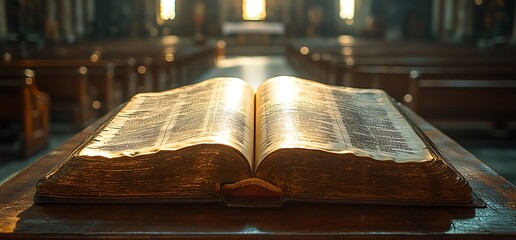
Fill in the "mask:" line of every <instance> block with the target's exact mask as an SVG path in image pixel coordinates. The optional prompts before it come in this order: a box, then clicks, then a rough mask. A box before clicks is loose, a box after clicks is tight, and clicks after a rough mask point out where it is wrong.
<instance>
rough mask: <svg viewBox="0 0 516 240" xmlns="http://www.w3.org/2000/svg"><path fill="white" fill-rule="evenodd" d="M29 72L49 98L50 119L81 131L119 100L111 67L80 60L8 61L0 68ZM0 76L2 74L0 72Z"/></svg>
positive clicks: (102, 63) (118, 92) (105, 64)
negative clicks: (32, 71)
mask: <svg viewBox="0 0 516 240" xmlns="http://www.w3.org/2000/svg"><path fill="white" fill-rule="evenodd" d="M29 66H30V67H32V69H33V70H34V71H35V72H36V74H37V75H38V88H39V89H41V90H43V91H45V92H47V93H48V94H49V95H50V96H51V101H52V105H51V112H52V114H51V119H52V120H53V121H57V122H64V123H71V124H72V126H73V127H74V128H82V127H84V126H86V125H87V124H88V123H90V122H91V121H93V120H94V119H96V118H97V117H98V116H100V115H101V114H103V113H106V112H108V111H110V110H112V109H113V108H114V107H115V106H116V105H118V104H119V103H120V102H119V101H120V100H118V99H117V97H116V96H120V95H121V93H120V90H118V89H116V84H115V83H114V79H113V77H114V76H115V74H114V73H113V71H114V70H113V69H114V68H115V67H113V66H112V65H108V64H107V63H104V62H97V63H92V62H90V61H81V60H59V59H48V60H43V59H38V60H12V61H10V62H8V63H3V64H1V65H0V69H2V70H5V69H24V68H26V67H29ZM0 75H2V74H1V73H0ZM118 98H119V97H118Z"/></svg>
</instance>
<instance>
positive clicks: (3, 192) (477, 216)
mask: <svg viewBox="0 0 516 240" xmlns="http://www.w3.org/2000/svg"><path fill="white" fill-rule="evenodd" d="M405 110H406V111H407V113H408V115H409V117H411V118H413V119H414V120H415V122H416V123H417V124H418V125H419V126H420V127H421V128H422V129H423V131H424V132H425V133H426V134H427V135H428V136H429V137H430V139H431V140H432V141H434V142H435V144H436V145H437V147H438V148H439V149H440V150H441V151H442V152H443V154H444V156H445V157H447V158H448V159H449V161H450V162H451V163H452V164H453V165H454V166H455V167H456V168H457V169H458V170H459V171H460V172H461V173H462V174H463V175H464V176H465V177H466V178H467V180H468V181H469V183H470V185H471V187H472V188H473V190H474V191H475V193H476V195H477V196H478V197H480V198H481V199H482V200H484V201H485V203H486V205H487V207H485V208H468V207H417V206H382V205H361V204H315V203H299V202H288V203H286V204H285V205H284V206H283V207H280V208H229V207H226V206H225V205H223V204H222V203H192V204H147V205H142V204H140V205H130V204H125V205H124V204H119V205H93V204H91V205H87V204H34V201H33V197H34V193H35V190H36V189H35V185H36V182H37V181H38V179H40V178H41V177H42V176H44V175H45V174H46V173H47V172H48V171H50V169H52V168H53V167H54V166H55V165H56V164H57V163H58V162H60V161H61V159H62V158H63V157H64V156H65V155H66V154H67V153H68V152H70V151H71V150H72V149H73V148H75V147H76V146H77V145H78V144H80V143H81V142H82V141H83V140H84V139H85V138H86V137H87V136H88V135H89V134H91V133H92V131H93V130H94V129H95V128H96V126H98V125H99V123H100V121H101V120H99V121H98V122H96V123H94V124H93V125H91V126H89V127H88V128H86V129H84V130H83V131H82V132H80V133H79V134H77V135H76V136H74V137H73V138H71V139H70V140H69V141H68V142H66V143H64V144H63V145H62V146H60V147H58V148H56V149H55V150H53V151H51V152H50V153H49V154H47V155H46V156H44V157H43V158H41V159H40V160H38V161H37V162H35V163H34V164H32V165H31V166H29V167H27V168H26V169H24V170H23V171H21V172H20V173H19V174H17V175H16V176H14V177H13V178H11V179H10V180H8V181H7V182H6V183H5V184H4V185H2V186H1V187H0V239H4V238H30V239H32V238H48V239H54V238H59V237H72V238H122V239H129V238H177V239H181V238H182V239H185V238H188V239H192V238H208V239H220V238H223V239H227V238H233V239H242V238H252V239H261V238H267V239H271V238H272V239H285V238H290V239H334V238H348V239H371V238H375V239H377V238H382V239H433V238H436V239H443V238H453V239H487V238H493V239H516V211H515V210H516V201H515V200H516V189H515V187H514V185H512V184H511V183H509V182H508V181H507V180H505V179H504V178H502V177H501V176H499V175H498V174H497V173H495V172H494V171H493V170H492V169H490V168H489V167H488V166H486V165H485V164H484V163H483V162H481V161H480V160H479V159H477V158H476V157H475V156H473V155H472V154H471V153H469V152H468V151H466V150H465V149H464V148H462V147H461V146H460V145H458V144H457V143H456V142H454V141H453V140H451V139H450V138H448V137H447V136H446V135H444V134H443V133H441V132H440V131H438V130H437V129H436V128H435V127H433V126H432V125H430V124H428V123H427V122H426V121H424V120H423V119H421V118H420V117H418V116H417V115H415V114H414V113H413V112H411V111H410V110H408V109H405Z"/></svg>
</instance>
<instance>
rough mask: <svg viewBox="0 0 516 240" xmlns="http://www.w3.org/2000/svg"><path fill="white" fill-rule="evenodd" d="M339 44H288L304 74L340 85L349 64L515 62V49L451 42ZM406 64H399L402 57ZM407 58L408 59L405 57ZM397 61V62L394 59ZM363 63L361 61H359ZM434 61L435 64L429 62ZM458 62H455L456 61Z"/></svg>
mask: <svg viewBox="0 0 516 240" xmlns="http://www.w3.org/2000/svg"><path fill="white" fill-rule="evenodd" d="M351 40H352V41H348V42H344V43H340V44H339V43H338V42H336V41H334V42H333V43H331V41H315V42H314V43H311V42H310V41H306V40H305V41H292V42H291V43H290V44H289V45H287V57H288V59H289V62H290V63H291V65H292V66H293V67H294V68H295V69H296V70H298V71H300V72H301V73H302V74H305V75H306V76H308V77H309V78H311V79H316V80H318V81H322V82H327V83H333V84H338V83H340V81H341V79H340V77H342V75H343V74H344V72H346V66H349V65H353V64H366V63H364V61H367V62H368V63H367V64H368V65H384V66H385V65H391V66H392V65H399V66H402V65H407V64H408V65H413V66H414V65H417V66H422V65H444V64H449V63H448V62H450V61H451V62H457V61H456V60H455V59H460V58H462V59H467V60H468V61H469V62H471V61H477V62H478V63H479V64H483V63H485V62H486V59H490V60H487V61H494V62H495V64H504V62H505V61H507V60H509V61H511V62H512V63H514V58H513V56H514V55H515V54H516V49H515V48H503V49H480V48H477V47H475V46H471V45H466V46H464V45H458V46H457V45H451V44H439V43H429V42H400V41H380V40H367V39H358V40H357V39H355V38H351ZM399 59H402V61H404V62H405V63H399V62H400V60H399ZM403 59H405V60H403ZM392 60H397V61H398V63H395V62H396V61H395V62H392ZM359 62H361V63H359ZM429 62H433V63H429ZM454 64H456V63H454ZM469 64H471V63H469Z"/></svg>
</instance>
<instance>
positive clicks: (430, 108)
mask: <svg viewBox="0 0 516 240" xmlns="http://www.w3.org/2000/svg"><path fill="white" fill-rule="evenodd" d="M504 70H505V71H504ZM508 70H509V69H500V68H489V67H477V68H471V69H459V70H453V69H443V70H441V71H440V72H421V71H417V70H414V71H412V72H411V74H410V77H411V81H410V91H409V94H410V95H409V96H410V100H411V101H409V102H407V105H408V106H409V107H410V108H411V109H413V110H415V111H417V112H418V113H419V114H420V115H421V116H422V117H424V118H425V119H427V120H429V121H433V122H436V121H461V122H465V121H469V122H488V123H491V124H492V126H493V127H494V128H495V129H499V130H505V129H507V128H508V126H509V123H510V122H514V121H516V111H515V110H516V70H514V69H510V70H509V71H508Z"/></svg>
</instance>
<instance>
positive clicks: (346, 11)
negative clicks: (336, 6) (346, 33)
mask: <svg viewBox="0 0 516 240" xmlns="http://www.w3.org/2000/svg"><path fill="white" fill-rule="evenodd" d="M339 15H340V18H341V19H343V20H346V23H347V24H352V23H353V18H354V17H355V0H340V14H339Z"/></svg>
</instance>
